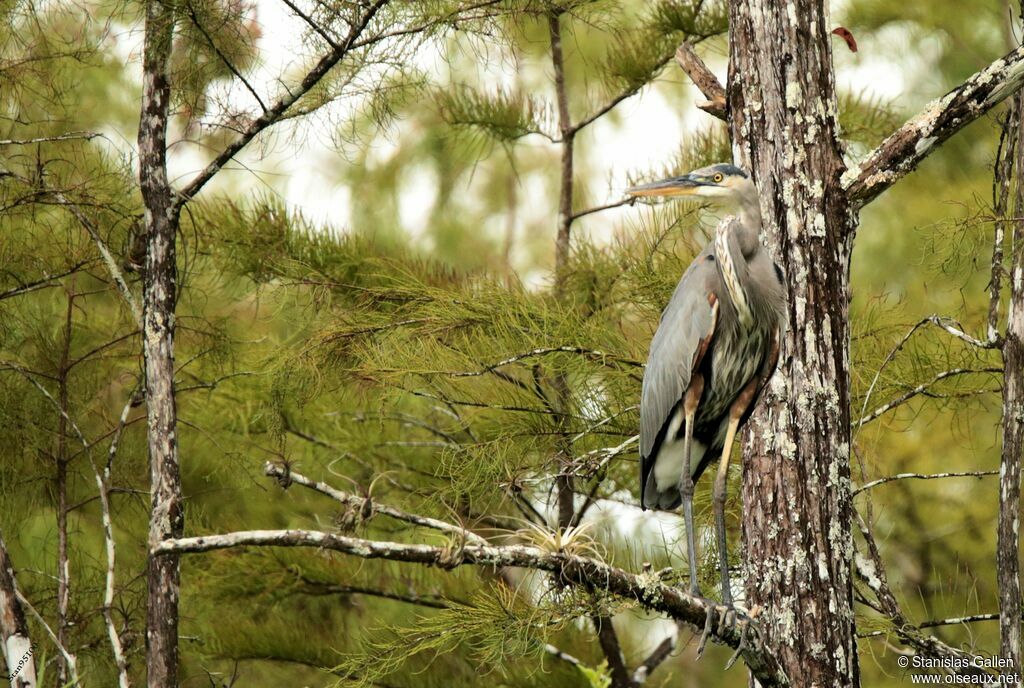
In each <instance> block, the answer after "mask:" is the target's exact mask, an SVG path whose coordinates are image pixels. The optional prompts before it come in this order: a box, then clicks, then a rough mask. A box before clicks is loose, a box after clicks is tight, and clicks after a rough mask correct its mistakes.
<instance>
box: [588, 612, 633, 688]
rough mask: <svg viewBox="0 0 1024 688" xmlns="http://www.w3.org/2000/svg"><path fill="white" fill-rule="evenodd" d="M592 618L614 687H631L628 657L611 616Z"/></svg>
mask: <svg viewBox="0 0 1024 688" xmlns="http://www.w3.org/2000/svg"><path fill="white" fill-rule="evenodd" d="M591 620H592V621H593V622H594V630H595V631H596V632H597V641H598V643H599V644H600V645H601V651H602V652H604V656H605V658H607V660H608V670H609V671H610V672H611V676H612V688H630V686H631V683H632V681H631V680H630V676H629V669H627V668H626V657H625V655H623V654H622V644H621V643H620V642H619V634H618V633H616V632H615V626H613V625H612V619H611V617H610V616H595V617H593V618H592V619H591Z"/></svg>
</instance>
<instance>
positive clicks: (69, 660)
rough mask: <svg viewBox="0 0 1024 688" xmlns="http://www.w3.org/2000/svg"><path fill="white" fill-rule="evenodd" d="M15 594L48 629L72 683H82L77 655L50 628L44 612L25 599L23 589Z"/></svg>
mask: <svg viewBox="0 0 1024 688" xmlns="http://www.w3.org/2000/svg"><path fill="white" fill-rule="evenodd" d="M14 594H15V596H16V597H17V598H18V601H19V602H20V603H21V606H23V607H24V608H25V609H27V610H28V611H29V613H30V614H32V616H33V617H34V618H35V620H36V621H37V622H38V623H39V625H40V626H42V627H43V630H44V631H46V635H47V636H49V638H50V640H52V641H53V644H54V646H55V647H56V648H57V652H59V653H60V656H61V657H63V658H64V663H65V666H67V668H68V675H69V676H70V678H71V682H70V685H72V686H78V685H80V684H79V681H78V661H77V660H76V659H75V656H74V655H73V654H71V653H70V652H69V651H68V649H67V648H66V647H64V644H63V643H61V642H60V640H58V639H57V634H56V633H54V632H53V629H52V628H50V625H49V624H48V623H46V619H44V618H43V616H42V614H40V613H39V612H37V611H36V608H35V607H33V606H32V603H31V602H29V601H28V600H27V599H25V596H24V595H22V594H21V591H20V590H18V589H15V590H14Z"/></svg>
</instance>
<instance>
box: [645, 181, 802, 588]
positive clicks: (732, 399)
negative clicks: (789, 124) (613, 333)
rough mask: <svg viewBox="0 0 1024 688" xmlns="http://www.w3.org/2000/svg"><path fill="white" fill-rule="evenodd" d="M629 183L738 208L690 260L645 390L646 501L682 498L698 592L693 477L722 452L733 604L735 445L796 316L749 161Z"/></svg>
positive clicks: (724, 562)
mask: <svg viewBox="0 0 1024 688" xmlns="http://www.w3.org/2000/svg"><path fill="white" fill-rule="evenodd" d="M627 193H628V194H631V195H633V196H697V197H700V198H707V199H710V200H711V201H712V202H714V203H716V204H719V205H723V206H725V207H726V208H727V209H728V210H730V211H732V212H734V213H735V214H734V216H733V217H732V218H727V219H726V220H725V221H724V222H722V223H721V224H720V225H719V227H718V230H717V232H716V234H715V238H714V239H713V240H712V241H710V242H709V243H708V245H707V246H705V247H704V250H703V251H701V252H700V254H699V255H698V256H697V257H696V258H695V259H694V261H693V263H691V264H690V267H689V268H687V270H686V272H685V273H684V274H683V277H682V279H680V280H679V285H678V286H677V287H676V290H675V292H674V293H673V294H672V299H671V300H670V301H669V302H668V306H666V307H665V310H664V311H663V312H662V314H661V323H660V324H659V325H658V331H657V332H656V333H655V334H654V339H653V341H651V352H650V356H649V357H648V359H647V368H646V370H645V371H644V382H643V393H642V396H641V399H640V456H641V462H640V490H641V493H642V494H641V498H640V502H641V505H642V506H643V507H644V508H645V509H647V508H652V509H675V508H677V507H678V506H679V504H680V503H682V505H683V518H684V519H685V521H686V541H687V555H688V557H689V563H690V592H691V593H693V594H694V595H698V596H699V595H700V586H699V584H698V582H697V557H696V546H695V542H694V540H695V538H694V530H693V484H694V482H695V481H696V480H697V479H698V478H700V476H701V474H702V473H703V472H704V469H706V468H707V467H708V466H709V465H710V464H711V462H712V461H714V460H715V459H716V458H718V459H719V461H718V473H717V475H716V477H715V485H714V507H715V529H716V532H717V538H718V552H719V566H720V570H721V574H722V602H723V603H724V604H725V605H726V606H732V591H731V590H730V587H729V572H728V558H727V554H726V543H725V487H726V476H727V473H728V468H729V454H730V452H731V450H732V444H733V440H734V439H735V437H736V430H737V429H738V428H739V426H740V425H742V424H743V423H744V422H745V421H746V419H747V418H748V417H749V416H750V414H751V412H752V411H753V409H754V405H755V404H756V403H757V399H758V397H759V396H760V394H761V392H762V390H763V389H764V387H765V385H766V384H767V382H768V379H769V378H770V377H771V375H772V373H773V372H774V370H775V365H776V363H777V362H778V359H779V342H780V340H781V337H782V333H783V331H784V329H785V323H786V296H785V289H784V287H783V280H782V271H781V270H780V269H779V267H778V265H776V264H775V263H773V262H772V260H771V258H770V257H769V256H768V253H767V252H766V251H765V249H764V247H763V246H762V244H761V239H760V236H759V233H760V230H761V210H760V203H759V200H758V193H757V189H756V188H755V186H754V184H753V182H752V181H751V180H750V176H749V175H748V174H747V173H746V172H744V171H743V170H741V169H740V168H738V167H736V166H734V165H728V164H718V165H712V166H710V167H704V168H701V169H699V170H695V171H693V172H691V173H690V174H686V175H683V176H681V177H672V178H670V179H664V180H662V181H658V182H653V183H651V184H643V185H640V186H634V187H632V188H631V189H628V190H627Z"/></svg>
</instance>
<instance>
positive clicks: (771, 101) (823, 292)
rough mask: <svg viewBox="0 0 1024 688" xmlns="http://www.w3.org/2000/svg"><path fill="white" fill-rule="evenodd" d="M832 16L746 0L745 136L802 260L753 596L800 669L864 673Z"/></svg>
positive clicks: (771, 400) (750, 574)
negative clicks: (856, 602)
mask: <svg viewBox="0 0 1024 688" xmlns="http://www.w3.org/2000/svg"><path fill="white" fill-rule="evenodd" d="M829 31H830V27H829V25H828V19H827V15H826V12H825V8H824V3H823V2H822V1H821V0H789V1H788V2H787V3H779V2H773V1H771V0H734V1H733V2H732V3H731V5H730V12H729V39H730V46H731V47H730V61H729V85H728V104H729V115H730V125H731V130H732V137H733V152H734V156H735V159H736V160H737V161H738V163H739V164H741V165H742V166H744V167H745V168H746V169H748V170H750V171H751V172H752V173H753V176H754V179H755V181H756V182H757V185H758V188H759V189H760V192H761V198H762V202H761V205H762V209H761V210H762V214H763V217H764V229H765V239H766V241H767V244H768V246H769V248H770V249H771V251H772V253H773V255H774V256H775V258H776V260H777V262H778V263H779V264H780V265H781V266H782V268H783V271H784V272H785V274H786V283H787V285H788V289H789V332H788V334H787V336H786V342H785V346H784V355H783V358H782V359H781V361H780V365H779V371H778V373H777V374H776V375H775V376H774V377H773V379H772V383H771V386H770V389H769V390H768V393H767V394H766V395H765V403H764V404H762V405H761V407H760V410H759V412H758V413H756V414H755V416H754V418H753V419H752V422H751V423H750V424H749V425H748V428H747V431H746V433H745V437H744V457H745V462H744V471H743V501H744V521H743V537H744V543H745V552H746V581H747V605H748V607H751V608H752V607H753V606H754V605H760V606H761V607H763V608H764V616H765V617H766V619H767V623H765V633H766V642H767V644H768V645H769V647H771V648H772V650H773V651H774V652H776V653H777V658H778V660H779V662H780V664H782V667H783V669H784V670H785V671H786V673H787V674H788V675H789V676H790V679H791V680H793V681H794V685H802V686H814V685H817V686H821V687H822V688H824V687H825V686H827V687H828V688H839V687H841V686H855V685H857V683H858V666H857V644H856V637H855V633H854V625H853V599H852V585H851V569H850V561H851V557H852V554H853V540H852V533H851V523H852V516H853V512H852V498H851V494H850V466H849V453H850V452H849V447H850V445H849V441H850V411H849V408H850V405H849V400H850V395H849V388H848V339H849V331H848V317H847V310H848V309H847V305H848V302H849V298H850V290H849V261H850V248H851V238H852V232H851V229H852V228H853V227H854V226H855V222H856V216H855V213H854V211H853V210H852V209H851V207H850V204H849V202H848V201H847V197H846V194H845V193H844V192H843V189H842V186H841V183H840V177H841V175H842V172H843V170H844V165H843V161H842V151H841V148H840V144H839V139H838V133H839V132H838V124H837V121H836V97H835V83H834V76H833V71H832V51H831V46H830V42H829Z"/></svg>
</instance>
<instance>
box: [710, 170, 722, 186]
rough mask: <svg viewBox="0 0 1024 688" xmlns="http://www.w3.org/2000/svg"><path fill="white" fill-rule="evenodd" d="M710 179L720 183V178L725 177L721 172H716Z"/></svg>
mask: <svg viewBox="0 0 1024 688" xmlns="http://www.w3.org/2000/svg"><path fill="white" fill-rule="evenodd" d="M711 179H713V180H714V182H715V184H721V183H722V180H723V179H725V177H723V176H722V173H721V172H716V173H715V176H714V177H712V178H711Z"/></svg>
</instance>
